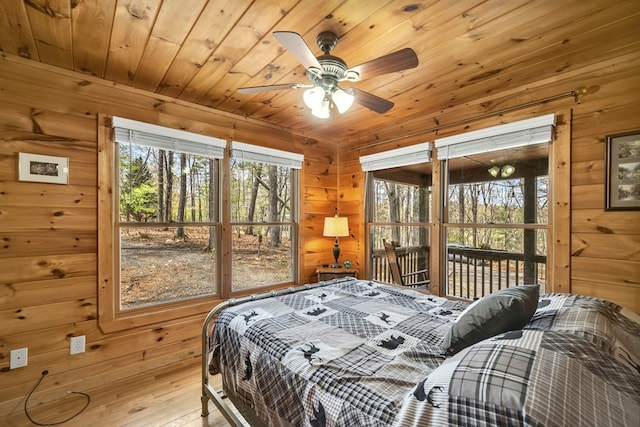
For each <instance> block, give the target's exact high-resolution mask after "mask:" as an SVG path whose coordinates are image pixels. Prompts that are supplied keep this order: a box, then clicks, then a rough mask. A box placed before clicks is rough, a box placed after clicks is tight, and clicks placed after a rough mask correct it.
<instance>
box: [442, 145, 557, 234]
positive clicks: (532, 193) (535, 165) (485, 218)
mask: <svg viewBox="0 0 640 427" xmlns="http://www.w3.org/2000/svg"><path fill="white" fill-rule="evenodd" d="M446 163H447V167H448V173H449V186H448V189H447V214H448V220H447V222H449V223H467V224H487V223H489V224H533V223H537V224H546V223H547V222H548V216H549V215H548V196H549V191H548V190H549V186H548V182H549V179H548V145H547V144H538V145H535V146H531V147H522V148H518V149H514V150H508V151H495V152H489V153H481V154H476V155H473V156H468V157H460V158H454V159H450V160H449V161H448V162H446Z"/></svg>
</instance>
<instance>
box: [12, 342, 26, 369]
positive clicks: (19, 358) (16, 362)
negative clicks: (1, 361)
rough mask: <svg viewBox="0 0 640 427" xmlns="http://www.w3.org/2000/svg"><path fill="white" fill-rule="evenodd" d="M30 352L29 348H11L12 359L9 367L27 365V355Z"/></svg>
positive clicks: (14, 367)
mask: <svg viewBox="0 0 640 427" xmlns="http://www.w3.org/2000/svg"><path fill="white" fill-rule="evenodd" d="M28 354H29V349H28V348H26V347H25V348H18V349H16V350H11V360H10V362H9V369H16V368H22V367H23V366H27V357H28Z"/></svg>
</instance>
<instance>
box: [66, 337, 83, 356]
mask: <svg viewBox="0 0 640 427" xmlns="http://www.w3.org/2000/svg"><path fill="white" fill-rule="evenodd" d="M84 345H85V336H84V335H80V336H78V337H71V340H70V344H69V353H71V354H80V353H84Z"/></svg>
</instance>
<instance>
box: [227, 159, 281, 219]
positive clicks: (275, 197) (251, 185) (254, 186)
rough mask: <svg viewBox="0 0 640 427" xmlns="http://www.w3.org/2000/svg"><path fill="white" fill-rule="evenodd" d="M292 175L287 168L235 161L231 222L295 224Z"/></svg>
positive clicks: (232, 179)
mask: <svg viewBox="0 0 640 427" xmlns="http://www.w3.org/2000/svg"><path fill="white" fill-rule="evenodd" d="M291 174H292V171H291V169H290V168H287V167H282V166H273V165H267V164H264V163H256V162H249V161H241V160H238V159H231V190H230V191H231V193H230V198H231V222H291V221H292V214H291V206H292V205H291V202H292V199H291V198H292V194H293V192H292V181H291ZM272 190H273V191H272Z"/></svg>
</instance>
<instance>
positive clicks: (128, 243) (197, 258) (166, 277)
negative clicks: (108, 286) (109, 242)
mask: <svg viewBox="0 0 640 427" xmlns="http://www.w3.org/2000/svg"><path fill="white" fill-rule="evenodd" d="M178 228H179V227H169V228H150V227H123V228H122V229H121V230H120V247H121V250H120V308H121V309H122V310H127V309H132V308H138V307H144V306H148V305H153V304H161V303H167V302H172V301H179V300H184V299H188V298H193V297H199V296H205V295H211V294H215V293H217V286H216V253H215V241H216V232H215V227H208V226H207V227H195V226H194V227H184V228H183V229H184V236H185V237H184V238H181V239H176V236H177V235H178Z"/></svg>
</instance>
